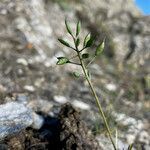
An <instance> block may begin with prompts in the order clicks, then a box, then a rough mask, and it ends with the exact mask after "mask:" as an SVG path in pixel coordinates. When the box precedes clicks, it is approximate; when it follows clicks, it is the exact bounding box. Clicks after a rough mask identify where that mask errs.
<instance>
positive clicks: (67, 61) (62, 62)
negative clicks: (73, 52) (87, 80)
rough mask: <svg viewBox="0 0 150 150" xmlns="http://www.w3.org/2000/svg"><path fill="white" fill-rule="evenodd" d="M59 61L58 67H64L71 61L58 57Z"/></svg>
mask: <svg viewBox="0 0 150 150" xmlns="http://www.w3.org/2000/svg"><path fill="white" fill-rule="evenodd" d="M57 59H58V61H57V63H56V64H57V65H64V64H66V63H69V59H68V58H66V57H57Z"/></svg>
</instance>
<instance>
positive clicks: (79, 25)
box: [76, 21, 81, 37]
mask: <svg viewBox="0 0 150 150" xmlns="http://www.w3.org/2000/svg"><path fill="white" fill-rule="evenodd" d="M80 29H81V22H80V21H78V23H77V27H76V37H77V36H78V35H79V33H80Z"/></svg>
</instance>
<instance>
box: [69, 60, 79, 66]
mask: <svg viewBox="0 0 150 150" xmlns="http://www.w3.org/2000/svg"><path fill="white" fill-rule="evenodd" d="M69 63H70V64H74V65H79V66H81V64H78V63H76V62H72V61H69Z"/></svg>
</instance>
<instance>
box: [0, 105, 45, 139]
mask: <svg viewBox="0 0 150 150" xmlns="http://www.w3.org/2000/svg"><path fill="white" fill-rule="evenodd" d="M42 124H43V118H42V117H41V116H39V115H37V114H35V113H34V112H33V111H32V110H31V109H29V108H28V107H26V106H25V105H23V104H21V103H18V102H10V103H6V104H3V105H0V140H1V139H3V138H5V137H7V136H10V135H12V134H14V133H17V132H19V131H21V130H23V129H25V128H27V127H29V126H32V127H33V128H35V129H40V127H41V126H42Z"/></svg>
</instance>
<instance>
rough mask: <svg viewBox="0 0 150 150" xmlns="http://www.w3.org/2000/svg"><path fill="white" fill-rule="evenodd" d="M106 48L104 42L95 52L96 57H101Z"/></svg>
mask: <svg viewBox="0 0 150 150" xmlns="http://www.w3.org/2000/svg"><path fill="white" fill-rule="evenodd" d="M104 47H105V42H104V41H103V42H102V43H100V44H99V45H98V47H97V49H96V51H95V56H99V55H100V54H101V53H102V52H103V50H104Z"/></svg>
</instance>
